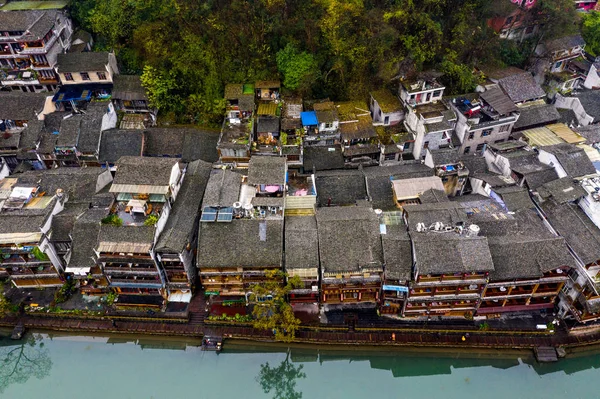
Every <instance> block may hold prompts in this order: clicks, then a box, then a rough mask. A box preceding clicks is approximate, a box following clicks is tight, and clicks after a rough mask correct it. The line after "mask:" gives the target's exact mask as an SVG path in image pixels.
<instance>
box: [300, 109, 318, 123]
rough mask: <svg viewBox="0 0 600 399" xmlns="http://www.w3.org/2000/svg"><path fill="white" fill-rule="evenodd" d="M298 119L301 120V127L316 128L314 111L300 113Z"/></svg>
mask: <svg viewBox="0 0 600 399" xmlns="http://www.w3.org/2000/svg"><path fill="white" fill-rule="evenodd" d="M300 119H302V125H303V126H317V125H318V124H319V122H317V113H316V112H315V111H305V112H300Z"/></svg>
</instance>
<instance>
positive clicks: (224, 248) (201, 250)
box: [197, 219, 283, 272]
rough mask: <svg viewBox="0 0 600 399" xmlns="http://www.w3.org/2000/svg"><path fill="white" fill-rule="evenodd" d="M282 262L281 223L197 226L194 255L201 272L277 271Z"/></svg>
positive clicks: (241, 221)
mask: <svg viewBox="0 0 600 399" xmlns="http://www.w3.org/2000/svg"><path fill="white" fill-rule="evenodd" d="M263 229H264V231H265V233H264V235H263V234H262V233H261V230H263ZM261 236H262V237H261ZM261 238H264V240H262V239H261ZM282 258H283V219H269V220H259V219H239V220H233V221H232V222H231V223H200V227H199V233H198V255H197V259H198V260H197V264H198V267H199V268H200V272H202V271H203V269H204V268H222V267H262V268H280V267H281V264H282Z"/></svg>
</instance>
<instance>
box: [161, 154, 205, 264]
mask: <svg viewBox="0 0 600 399" xmlns="http://www.w3.org/2000/svg"><path fill="white" fill-rule="evenodd" d="M211 169H212V165H211V164H209V163H207V162H204V161H194V162H191V163H190V164H189V165H188V166H187V171H186V174H185V177H184V179H183V183H182V184H181V189H180V190H179V193H178V194H177V199H176V200H175V204H173V208H172V209H171V213H170V214H169V218H168V219H167V223H166V224H165V227H164V229H163V231H162V233H161V234H160V237H159V239H158V242H157V243H156V248H155V249H156V251H158V252H175V253H180V252H182V251H183V250H184V248H185V247H186V245H187V244H188V243H191V241H192V240H193V237H194V236H195V234H196V232H195V231H194V228H195V227H196V225H197V224H196V221H197V218H198V210H199V208H200V204H201V203H202V197H203V196H204V190H205V188H206V183H207V182H208V177H209V175H210V171H211Z"/></svg>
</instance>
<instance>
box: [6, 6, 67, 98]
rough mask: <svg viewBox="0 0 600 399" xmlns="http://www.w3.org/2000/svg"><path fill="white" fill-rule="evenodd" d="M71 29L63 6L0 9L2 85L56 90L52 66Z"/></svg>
mask: <svg viewBox="0 0 600 399" xmlns="http://www.w3.org/2000/svg"><path fill="white" fill-rule="evenodd" d="M63 7H65V5H64V4H63ZM72 33H73V28H72V25H71V20H70V19H69V17H68V15H67V12H66V10H65V9H64V8H63V9H54V10H53V9H48V10H44V11H41V10H20V11H5V12H1V13H0V82H1V83H2V86H4V87H10V88H12V90H22V91H29V92H42V91H54V90H56V87H57V85H58V84H59V80H58V77H57V75H56V73H55V72H54V69H53V68H54V66H55V65H56V62H57V57H58V55H59V54H61V53H64V52H65V51H66V50H67V49H68V48H69V46H70V45H71V34H72Z"/></svg>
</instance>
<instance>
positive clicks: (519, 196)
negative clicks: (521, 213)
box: [494, 186, 533, 212]
mask: <svg viewBox="0 0 600 399" xmlns="http://www.w3.org/2000/svg"><path fill="white" fill-rule="evenodd" d="M494 192H495V193H496V194H498V195H499V196H500V198H501V199H502V201H503V202H504V204H505V205H506V208H507V209H508V210H509V211H511V212H515V211H518V210H520V209H531V208H533V202H531V198H530V197H529V191H528V190H527V189H526V188H524V187H519V186H507V187H498V188H495V189H494Z"/></svg>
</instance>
